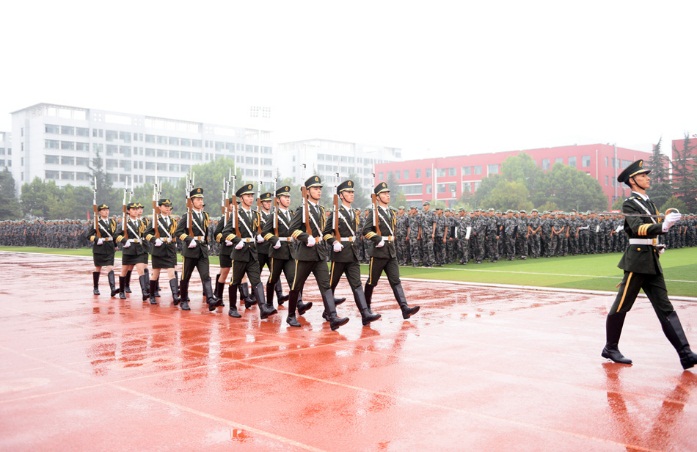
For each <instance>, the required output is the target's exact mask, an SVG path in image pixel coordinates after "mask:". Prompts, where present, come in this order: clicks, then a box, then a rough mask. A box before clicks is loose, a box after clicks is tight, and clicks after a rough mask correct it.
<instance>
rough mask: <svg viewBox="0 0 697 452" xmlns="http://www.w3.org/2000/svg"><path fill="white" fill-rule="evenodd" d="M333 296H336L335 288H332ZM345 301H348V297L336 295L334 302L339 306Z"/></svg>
mask: <svg viewBox="0 0 697 452" xmlns="http://www.w3.org/2000/svg"><path fill="white" fill-rule="evenodd" d="M332 296H334V289H332ZM344 301H346V297H341V298H336V297H334V304H335V305H337V306H339V305H340V304H341V303H343V302H344Z"/></svg>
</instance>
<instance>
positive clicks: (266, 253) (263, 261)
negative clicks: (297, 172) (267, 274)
mask: <svg viewBox="0 0 697 452" xmlns="http://www.w3.org/2000/svg"><path fill="white" fill-rule="evenodd" d="M273 196H274V195H273V194H272V193H262V194H261V195H260V196H259V201H260V202H261V210H260V211H259V214H260V215H261V225H262V226H264V225H265V224H266V222H267V221H268V220H269V218H271V202H272V201H273ZM261 235H262V237H263V236H264V235H265V234H264V233H261ZM257 254H258V256H259V271H260V272H261V271H262V270H263V269H264V266H266V267H267V268H268V269H269V271H271V260H270V243H269V242H268V241H263V242H261V243H259V244H257ZM274 292H276V299H277V300H278V305H279V306H281V305H282V304H283V302H285V301H286V300H287V299H288V295H283V285H282V284H281V278H278V279H277V280H276V285H275V286H274V291H272V292H269V291H266V304H267V305H269V306H271V307H273V294H274Z"/></svg>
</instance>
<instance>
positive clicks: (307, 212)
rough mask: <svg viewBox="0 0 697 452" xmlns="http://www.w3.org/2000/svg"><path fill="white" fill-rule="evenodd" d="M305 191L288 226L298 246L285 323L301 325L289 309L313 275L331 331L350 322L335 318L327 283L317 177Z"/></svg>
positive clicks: (322, 218) (334, 305)
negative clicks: (304, 195)
mask: <svg viewBox="0 0 697 452" xmlns="http://www.w3.org/2000/svg"><path fill="white" fill-rule="evenodd" d="M305 190H306V191H307V197H306V198H304V199H303V203H302V205H301V206H300V207H298V209H297V210H296V212H295V215H294V216H293V218H292V219H291V224H290V229H291V230H292V231H293V232H292V237H293V238H294V239H295V240H297V241H298V242H299V243H298V246H297V249H296V253H297V255H296V257H297V261H296V264H295V269H296V270H295V279H294V280H293V285H292V287H291V290H290V300H289V302H288V317H287V318H286V322H287V323H288V324H289V325H290V326H300V324H299V323H298V321H297V319H296V318H295V310H294V309H292V307H293V306H296V305H297V300H298V297H299V295H300V292H302V290H303V287H304V285H305V281H306V280H307V278H308V276H310V273H312V274H313V275H314V276H315V280H316V281H317V285H318V286H319V290H320V293H321V294H322V301H323V303H324V310H325V311H326V312H327V313H328V315H327V317H328V319H327V320H328V321H329V325H330V327H331V329H332V331H333V330H336V329H337V328H339V327H341V326H342V325H345V324H346V323H347V322H348V321H349V319H348V317H339V316H338V315H337V313H336V303H335V300H334V294H333V293H332V290H331V285H330V281H329V270H328V269H327V263H326V260H327V249H326V248H325V247H324V243H322V242H323V239H322V236H323V235H322V231H323V230H324V225H325V223H326V219H327V217H326V215H325V211H324V207H322V206H320V205H319V200H320V198H321V197H322V181H321V179H320V178H319V176H312V177H310V178H309V179H308V180H306V181H305ZM308 304H309V303H308ZM308 309H309V307H308Z"/></svg>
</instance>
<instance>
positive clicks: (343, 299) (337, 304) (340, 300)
mask: <svg viewBox="0 0 697 452" xmlns="http://www.w3.org/2000/svg"><path fill="white" fill-rule="evenodd" d="M344 301H346V297H341V298H335V299H334V305H335V306H339V305H340V304H341V303H343V302H344Z"/></svg>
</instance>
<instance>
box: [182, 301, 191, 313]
mask: <svg viewBox="0 0 697 452" xmlns="http://www.w3.org/2000/svg"><path fill="white" fill-rule="evenodd" d="M180 306H181V308H182V311H191V308H190V307H189V302H188V301H182V302H181V304H180Z"/></svg>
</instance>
